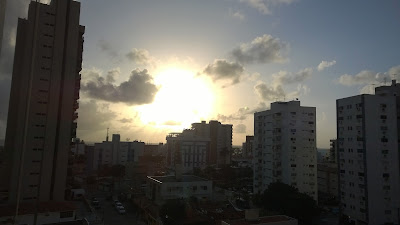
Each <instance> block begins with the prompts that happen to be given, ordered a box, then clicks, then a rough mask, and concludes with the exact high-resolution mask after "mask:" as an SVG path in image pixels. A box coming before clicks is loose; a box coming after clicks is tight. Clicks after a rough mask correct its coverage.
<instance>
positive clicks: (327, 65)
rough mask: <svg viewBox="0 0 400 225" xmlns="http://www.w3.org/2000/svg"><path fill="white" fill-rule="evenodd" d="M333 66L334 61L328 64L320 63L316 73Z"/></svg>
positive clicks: (326, 62) (325, 62)
mask: <svg viewBox="0 0 400 225" xmlns="http://www.w3.org/2000/svg"><path fill="white" fill-rule="evenodd" d="M335 64H336V61H335V60H333V61H330V62H328V61H322V62H321V63H320V64H319V65H318V67H317V69H318V71H323V70H324V69H326V68H328V67H331V66H333V65H335Z"/></svg>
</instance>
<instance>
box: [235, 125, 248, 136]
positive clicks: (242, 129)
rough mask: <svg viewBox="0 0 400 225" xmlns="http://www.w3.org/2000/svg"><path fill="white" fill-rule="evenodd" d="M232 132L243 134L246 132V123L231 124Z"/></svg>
mask: <svg viewBox="0 0 400 225" xmlns="http://www.w3.org/2000/svg"><path fill="white" fill-rule="evenodd" d="M233 132H234V133H237V134H244V133H246V125H244V124H238V125H235V126H233Z"/></svg>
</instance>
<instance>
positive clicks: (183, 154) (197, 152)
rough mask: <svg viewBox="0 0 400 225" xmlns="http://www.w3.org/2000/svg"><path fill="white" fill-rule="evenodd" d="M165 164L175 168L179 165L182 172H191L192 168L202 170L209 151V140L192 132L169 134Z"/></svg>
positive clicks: (205, 164)
mask: <svg viewBox="0 0 400 225" xmlns="http://www.w3.org/2000/svg"><path fill="white" fill-rule="evenodd" d="M166 139H167V144H166V145H167V152H168V153H167V164H168V166H169V167H172V168H175V166H176V165H178V164H179V165H180V166H181V168H182V170H183V172H185V173H190V172H193V169H194V168H202V169H204V168H205V167H206V166H207V159H208V158H207V156H208V153H209V151H210V138H207V137H203V136H198V135H196V132H195V131H194V130H184V131H183V132H182V133H171V134H169V135H168V136H167V138H166Z"/></svg>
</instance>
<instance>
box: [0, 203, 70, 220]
mask: <svg viewBox="0 0 400 225" xmlns="http://www.w3.org/2000/svg"><path fill="white" fill-rule="evenodd" d="M76 209H77V205H76V203H75V202H71V201H65V202H56V201H48V202H41V203H40V204H39V207H38V209H37V212H38V213H45V212H65V211H73V210H76ZM35 212H36V203H35V202H32V203H31V202H29V203H28V202H26V203H21V204H20V205H19V209H18V214H19V215H28V214H34V213H35ZM14 215H15V205H2V206H0V217H3V216H14Z"/></svg>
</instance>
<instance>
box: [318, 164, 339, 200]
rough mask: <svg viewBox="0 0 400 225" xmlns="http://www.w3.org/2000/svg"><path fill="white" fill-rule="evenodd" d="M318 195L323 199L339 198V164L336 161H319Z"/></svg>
mask: <svg viewBox="0 0 400 225" xmlns="http://www.w3.org/2000/svg"><path fill="white" fill-rule="evenodd" d="M317 173H318V197H319V198H320V199H321V200H330V199H337V197H338V195H339V191H338V190H339V188H338V185H339V183H338V165H337V164H336V163H329V162H326V163H318V171H317Z"/></svg>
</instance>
